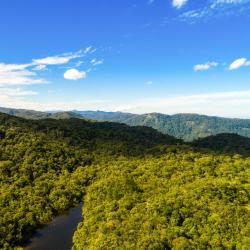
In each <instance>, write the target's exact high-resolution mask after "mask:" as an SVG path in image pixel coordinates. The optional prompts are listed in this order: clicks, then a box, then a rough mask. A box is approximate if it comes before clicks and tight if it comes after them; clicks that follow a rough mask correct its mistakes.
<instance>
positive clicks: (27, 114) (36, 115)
mask: <svg viewBox="0 0 250 250" xmlns="http://www.w3.org/2000/svg"><path fill="white" fill-rule="evenodd" d="M0 112H1V113H5V114H8V115H13V116H17V117H21V118H25V119H33V120H38V119H44V118H48V117H49V116H50V113H47V112H41V111H35V110H28V109H12V108H2V107H0Z"/></svg>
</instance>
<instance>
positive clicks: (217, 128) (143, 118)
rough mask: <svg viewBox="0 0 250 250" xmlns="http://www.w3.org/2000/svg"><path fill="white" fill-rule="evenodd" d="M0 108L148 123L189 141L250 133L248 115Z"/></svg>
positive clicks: (12, 111) (12, 112) (17, 113)
mask: <svg viewBox="0 0 250 250" xmlns="http://www.w3.org/2000/svg"><path fill="white" fill-rule="evenodd" d="M0 112H3V113H7V114H10V115H15V116H19V117H23V118H28V119H43V118H54V119H69V118H86V119H92V120H97V121H111V122H119V123H125V124H127V125H130V126H147V127H151V128H154V129H156V130H158V131H159V132H161V133H163V134H168V135H172V136H174V137H176V138H179V139H183V140H185V141H192V140H194V139H199V138H203V137H207V136H210V135H216V134H221V133H234V134H239V135H241V136H246V137H250V119H228V118H220V117H213V116H205V115H197V114H177V115H171V116H170V115H164V114H159V113H152V114H144V115H136V114H130V113H121V112H102V111H72V112H59V113H46V112H38V111H29V110H17V109H6V108H0Z"/></svg>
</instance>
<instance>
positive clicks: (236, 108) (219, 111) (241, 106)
mask: <svg viewBox="0 0 250 250" xmlns="http://www.w3.org/2000/svg"><path fill="white" fill-rule="evenodd" d="M0 106H5V107H12V108H26V109H36V110H59V109H61V110H73V109H77V110H105V111H123V112H132V113H138V114H142V113H151V112H160V113H165V114H176V113H198V114H206V115H216V116H224V117H239V118H250V115H249V114H250V90H246V91H233V92H220V93H208V94H197V95H187V96H174V97H166V98H150V99H141V100H135V101H133V102H125V101H124V102H123V101H119V102H111V101H108V100H86V101H84V102H82V101H81V102H67V101H64V102H54V103H47V102H46V103H38V102H32V101H28V100H25V99H23V98H22V96H21V97H19V96H6V95H1V92H0Z"/></svg>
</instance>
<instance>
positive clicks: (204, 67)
mask: <svg viewBox="0 0 250 250" xmlns="http://www.w3.org/2000/svg"><path fill="white" fill-rule="evenodd" d="M218 65H219V63H217V62H207V63H204V64H197V65H194V71H205V70H209V69H210V68H212V67H217V66H218Z"/></svg>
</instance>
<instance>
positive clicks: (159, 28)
mask: <svg viewBox="0 0 250 250" xmlns="http://www.w3.org/2000/svg"><path fill="white" fill-rule="evenodd" d="M0 5H1V6H0V34H1V38H0V106H5V107H14V108H28V109H37V110H54V109H56V110H71V109H79V110H89V109H91V110H107V111H118V110H119V111H126V112H134V113H147V112H161V113H168V114H174V113H186V112H191V113H201V114H208V115H219V116H227V117H249V118H250V50H249V48H250V30H249V27H250V0H200V1H197V0H154V1H153V0H121V1H117V0H84V1H82V0H53V1H51V0H40V1H38V0H2V1H1V3H0Z"/></svg>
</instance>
